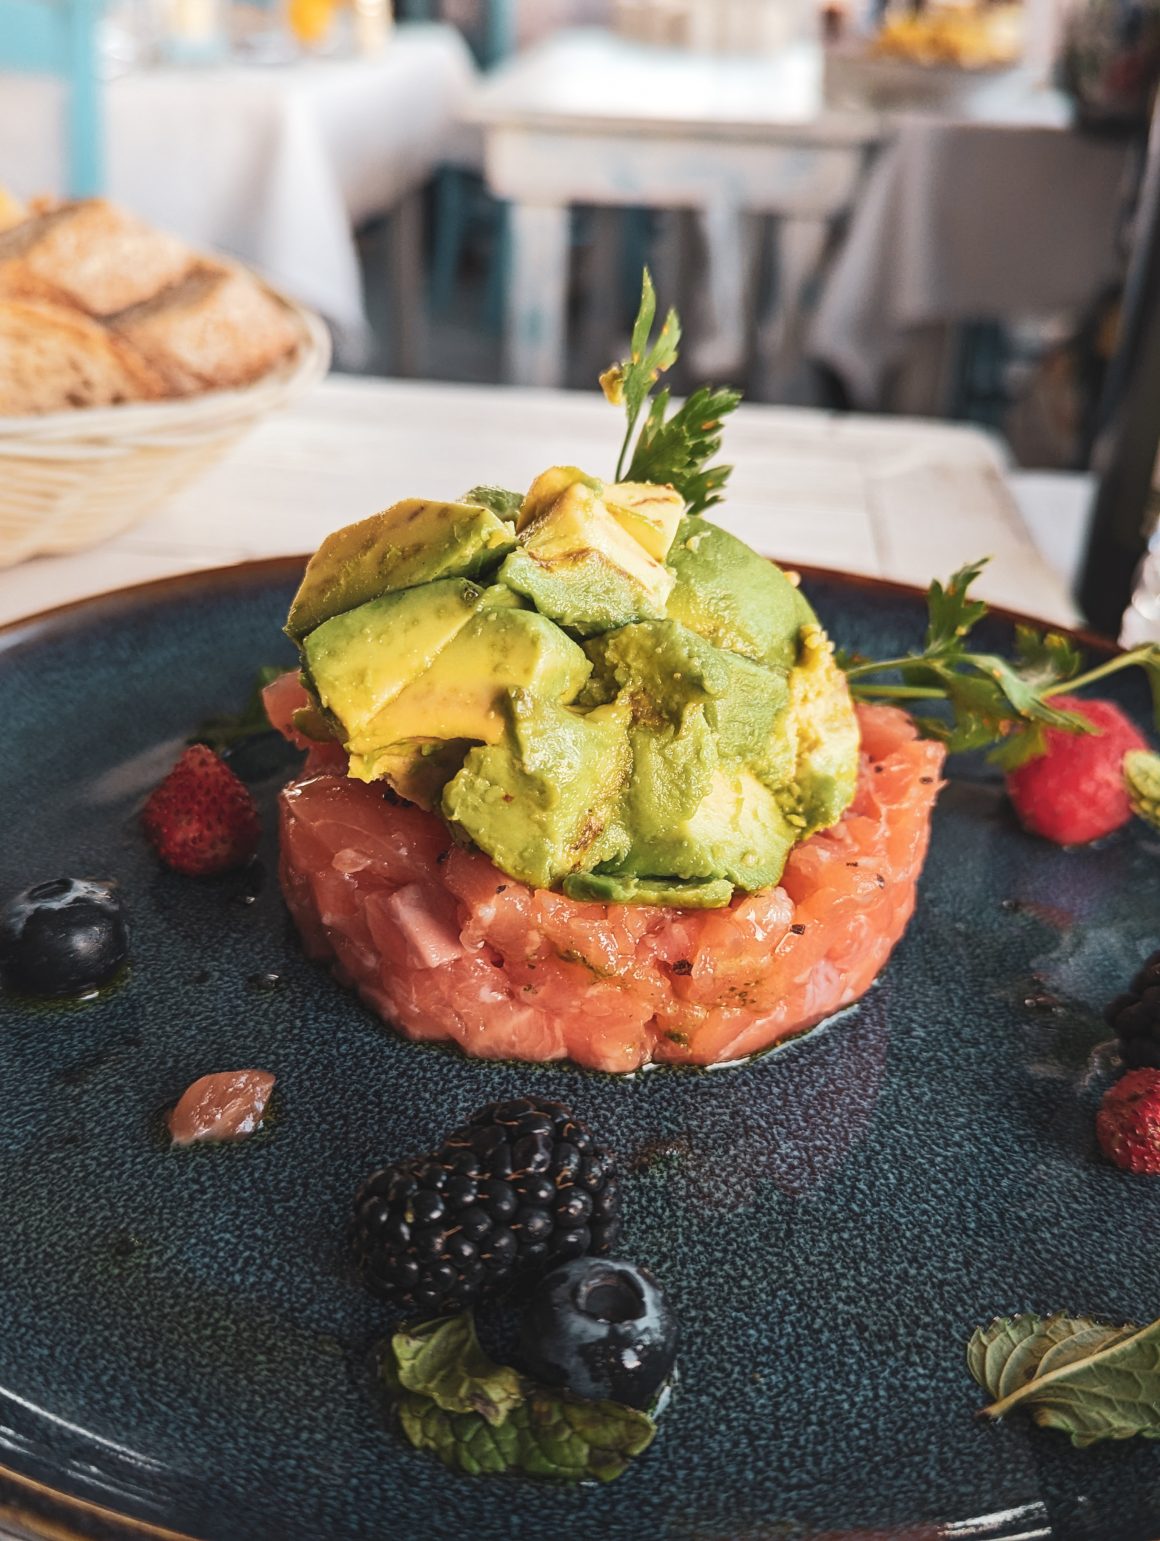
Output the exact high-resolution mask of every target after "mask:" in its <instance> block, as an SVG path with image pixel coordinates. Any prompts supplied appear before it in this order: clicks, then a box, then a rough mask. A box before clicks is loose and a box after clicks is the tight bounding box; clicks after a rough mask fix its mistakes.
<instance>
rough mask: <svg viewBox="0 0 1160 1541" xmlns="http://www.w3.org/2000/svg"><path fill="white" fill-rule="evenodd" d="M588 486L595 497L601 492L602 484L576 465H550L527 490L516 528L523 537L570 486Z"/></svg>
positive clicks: (602, 489) (549, 510)
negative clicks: (525, 531) (524, 532)
mask: <svg viewBox="0 0 1160 1541" xmlns="http://www.w3.org/2000/svg"><path fill="white" fill-rule="evenodd" d="M577 486H578V487H587V488H588V490H589V491H590V492H594V493H595V494H596V496H597V497H599V496H600V494H601V493H602V492H603V491H604V483H603V482H601V481H598V480H597V479H596V477H595V476H587V475H586V474H585V473H584V472H583V471H581V470H580V468H579V467H578V466H552V467H551V469H550V470H548V471H541V472H540V474H539V476H537V477H536V479H535V481H534V482H533V483H532V485H531V486H530V487H529V488H528V490H527V494H526V495H525V497H524V500H523V502H522V503H521V505H520V511H519V515H518V517H517V519H516V529H517V530H518V531H519V532H520V533H521V534H522V533H523V531H524V530H526V529H527V528H528V527H529V526H530V525H533V524H535V523H536V522H537V521H538V520H540V519H542V518H543V517H544V515H545V514H547V513H550V512H551V510H552V509H553V508H554V507H555V505H556V504H557V503H558V502H559V500H560V499H561V498H562V497H563V496H564V494H565V493H566V492H567V491H568V488H569V487H577Z"/></svg>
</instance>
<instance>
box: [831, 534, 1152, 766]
mask: <svg viewBox="0 0 1160 1541" xmlns="http://www.w3.org/2000/svg"><path fill="white" fill-rule="evenodd" d="M985 565H986V563H985V561H983V562H973V563H971V564H970V565H969V566H967V567H962V568H960V569H959V571H958V572H957V573H955V574H954V575H953V576H952V577H951V578H950V579H949V580H948V582H947V583H946V584H945V585H944V584H942V583H939V582H937V581H936V582H935V583H932V584H931V586H930V589H929V591H928V593H927V609H928V612H929V622H928V626H927V633H926V640H925V644H924V646H923V649H922V651H921V652H919V653H907V654H905V655H903V656H901V657H898V658H884V659H874V660H869V659H863V658H860V657H849V656H847V657H844V658H842V659H841V660H840V661H841V663H842V666H843V668H844V669H845V671H846V678H847V679H848V680H849V682H850V692H851V694H852V695H853V696H854V698H855V699H856V700H859V701H893V702H895V703H897V704H898V705H900V706H906V707H908V708H910V709H911V710H913V711H914V716H915V721H916V722H917V724H918V726H919V728H920V729H921V730H922V732H924V733H926V734H927V735H928V736H930V737H932V738H938V739H941V740H942V741H943V742H944V743H945V744H946V746H947V748H948V750H950V751H951V752H952V753H956V752H959V751H961V750H965V749H990V750H991V759H992V760H994V761H995V762H996V763H997V764H999V765H1001V766H1002V767H1003V768H1004V770H1013V769H1014V768H1015V767H1016V766H1018V765H1021V764H1023V762H1024V761H1025V760H1029V759H1031V758H1032V757H1033V756H1035V755H1037V754H1041V753H1042V752H1043V749H1044V747H1045V740H1044V733H1045V731H1046V729H1048V728H1063V729H1065V730H1067V731H1068V732H1071V733H1091V732H1094V731H1095V730H1094V729H1093V728H1092V726H1091V724H1090V723H1089V722H1088V721H1087V720H1086V718H1084V717H1082V716H1080V715H1079V714H1077V713H1076V712H1071V711H1065V710H1061V709H1060V708H1059V707H1057V706H1055V705H1053V703H1052V698H1053V697H1054V696H1057V695H1060V694H1062V693H1063V692H1064V691H1067V692H1069V693H1070V692H1072V691H1076V690H1082V689H1083V688H1084V687H1085V686H1087V685H1093V684H1095V683H1096V681H1097V680H1101V679H1105V678H1106V677H1107V676H1108V675H1110V674H1115V673H1116V672H1118V671H1119V670H1120V669H1128V668H1132V667H1133V666H1137V665H1138V666H1140V667H1141V668H1143V669H1145V670H1146V671H1147V673H1148V678H1149V681H1150V683H1151V686H1152V691H1153V696H1154V698H1155V701H1156V722H1157V727H1160V645H1158V644H1155V643H1153V644H1150V645H1149V646H1146V647H1138V648H1135V649H1134V650H1133V651H1132V652H1130V653H1122V654H1120V656H1119V657H1117V658H1111V659H1109V660H1108V661H1107V662H1106V663H1103V664H1100V665H1098V666H1097V667H1096V668H1094V669H1089V670H1088V671H1087V672H1086V673H1081V672H1080V671H1081V670H1082V669H1083V658H1082V655H1081V654H1080V653H1079V651H1078V650H1077V649H1076V647H1075V646H1074V645H1073V643H1072V642H1071V641H1070V640H1069V639H1068V638H1067V637H1064V636H1061V635H1060V634H1059V633H1058V632H1051V631H1048V632H1039V631H1036V630H1035V629H1034V628H1033V627H1030V626H1019V627H1018V628H1017V629H1016V636H1015V659H1014V661H1009V660H1008V659H1005V658H1000V657H998V656H997V655H996V654H994V653H979V652H972V651H971V649H970V647H969V646H968V638H969V637H970V634H971V632H972V631H973V630H974V628H975V627H976V626H977V625H978V624H979V622H980V621H981V620H982V619H983V618H984V616H985V615H986V614H987V606H986V605H985V604H984V603H983V601H982V600H978V599H972V598H971V597H970V589H971V585H972V584H973V583H974V582H975V580H976V579H977V578H978V576H979V574H980V573H981V572H982V570H983V568H984V566H985ZM880 676H888V678H881V677H880ZM926 702H932V703H934V702H941V703H945V705H946V706H949V708H950V711H949V715H931V714H928V713H927V712H926V711H925V710H924V703H926Z"/></svg>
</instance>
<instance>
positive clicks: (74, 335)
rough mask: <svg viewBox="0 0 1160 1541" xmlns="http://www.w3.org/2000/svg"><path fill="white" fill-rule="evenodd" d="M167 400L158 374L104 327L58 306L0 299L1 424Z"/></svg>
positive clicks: (163, 384)
mask: <svg viewBox="0 0 1160 1541" xmlns="http://www.w3.org/2000/svg"><path fill="white" fill-rule="evenodd" d="M164 393H165V381H164V379H163V378H162V377H161V376H160V375H159V374H158V372H157V371H156V370H155V369H153V368H152V366H151V365H150V364H149V363H147V362H146V360H145V359H143V358H141V357H140V356H139V355H138V354H137V353H136V351H135V350H134V349H133V348H132V347H131V346H130V345H128V344H127V343H126V342H125V341H124V340H123V339H121V338H120V337H117V336H115V335H113V334H111V333H110V332H109V331H108V330H107V329H106V328H105V327H103V326H101V325H100V323H99V322H96V321H92V320H90V319H89V317H87V316H82V315H79V314H78V313H77V312H76V311H72V310H66V309H64V308H63V307H62V306H58V305H47V304H44V303H41V302H39V301H35V300H4V299H0V417H7V416H23V415H26V414H31V413H39V412H64V411H67V410H69V409H71V408H73V407H109V406H115V405H117V404H119V403H121V402H126V401H149V400H152V399H154V398H156V397H159V396H162V395H164Z"/></svg>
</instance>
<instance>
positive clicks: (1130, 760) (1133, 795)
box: [1124, 749, 1160, 829]
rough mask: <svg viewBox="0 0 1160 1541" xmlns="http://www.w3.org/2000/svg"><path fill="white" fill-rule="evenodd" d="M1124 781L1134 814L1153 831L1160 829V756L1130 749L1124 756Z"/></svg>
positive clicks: (1150, 752)
mask: <svg viewBox="0 0 1160 1541" xmlns="http://www.w3.org/2000/svg"><path fill="white" fill-rule="evenodd" d="M1124 781H1125V783H1126V785H1127V788H1128V799H1129V801H1130V802H1131V804H1132V812H1133V813H1134V814H1135V815H1136V817H1137V818H1140V819H1143V820H1144V822H1145V824H1151V825H1152V827H1153V829H1160V754H1156V753H1155V752H1154V751H1153V750H1151V749H1130V750H1129V751H1128V753H1127V754H1126V755H1125V756H1124Z"/></svg>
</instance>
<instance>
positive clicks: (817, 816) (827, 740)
mask: <svg viewBox="0 0 1160 1541" xmlns="http://www.w3.org/2000/svg"><path fill="white" fill-rule="evenodd" d="M784 737H785V740H786V742H788V743H791V744H792V745H793V755H794V771H793V778H792V781H791V782H790V784H789V786H788V788H787V789H786V790H785V791H783V792H782V793H781V794H780V800H781V803H782V806H783V808H785V809H786V811H787V814H788V816H789V818H790V819H791V822H793V823H794V824H795V825H796V829H797V836H796V838H797V839H798V840H805V839H806V838H807V837H808V836H809V835H812V834H813V833H814V832H815V831H816V830H819V829H828V828H829V827H830V825H831V824H836V823H837V822H838V820H839V819H840V818H841V817H842V814H843V813H844V812H845V811H846V809H847V808H848V807H849V805H850V802H851V800H852V798H853V796H854V790H855V787H856V786H857V782H858V754H859V749H860V745H861V736H860V734H859V731H858V717H857V714H856V713H855V711H854V703H853V702H852V701H851V699H850V691H849V687H848V686H847V684H846V676H845V675H844V674H843V673H842V671H841V669H840V668H839V667H838V665H837V663H836V661H835V659H834V647H833V644H832V643H831V642H830V640H829V638H828V637H827V636H826V634H825V632H824V631H823V630H822V628H821V627H820V626H819V625H817V623H816V622H815V623H814V624H813V625H809V626H804V627H803V628H802V642H801V656H800V659H799V662H798V665H797V667H796V668H795V669H793V670H792V671H791V673H790V677H789V707H788V709H787V711H786V717H785V733H784Z"/></svg>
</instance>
